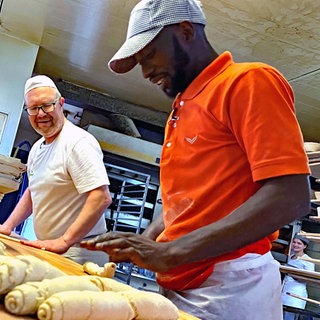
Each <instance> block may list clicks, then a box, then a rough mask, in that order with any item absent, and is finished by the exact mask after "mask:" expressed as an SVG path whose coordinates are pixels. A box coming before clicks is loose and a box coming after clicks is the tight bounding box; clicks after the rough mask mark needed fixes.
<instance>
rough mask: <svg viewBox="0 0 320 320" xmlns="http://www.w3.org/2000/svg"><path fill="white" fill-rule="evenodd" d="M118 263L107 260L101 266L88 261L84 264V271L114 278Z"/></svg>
mask: <svg viewBox="0 0 320 320" xmlns="http://www.w3.org/2000/svg"><path fill="white" fill-rule="evenodd" d="M116 268H117V265H116V264H115V263H114V262H107V263H105V264H104V266H103V267H100V266H99V265H98V264H96V263H94V262H86V263H85V264H84V265H83V271H84V272H86V273H88V274H91V275H96V276H100V277H106V278H113V277H114V275H115V272H116Z"/></svg>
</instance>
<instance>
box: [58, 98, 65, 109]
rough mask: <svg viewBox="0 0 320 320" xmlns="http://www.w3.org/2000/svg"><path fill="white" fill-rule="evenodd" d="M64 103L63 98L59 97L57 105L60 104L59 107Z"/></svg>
mask: <svg viewBox="0 0 320 320" xmlns="http://www.w3.org/2000/svg"><path fill="white" fill-rule="evenodd" d="M64 102H65V99H64V97H61V98H60V99H59V104H60V106H61V107H62V106H63V105H64Z"/></svg>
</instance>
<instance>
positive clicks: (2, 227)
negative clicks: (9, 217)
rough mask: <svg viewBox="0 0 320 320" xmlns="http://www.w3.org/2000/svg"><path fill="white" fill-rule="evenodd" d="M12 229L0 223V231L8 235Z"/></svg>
mask: <svg viewBox="0 0 320 320" xmlns="http://www.w3.org/2000/svg"><path fill="white" fill-rule="evenodd" d="M11 232H12V229H11V228H9V227H8V226H6V225H5V224H0V233H2V234H5V235H6V236H10V234H11Z"/></svg>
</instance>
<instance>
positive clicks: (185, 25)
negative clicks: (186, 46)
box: [179, 21, 195, 41]
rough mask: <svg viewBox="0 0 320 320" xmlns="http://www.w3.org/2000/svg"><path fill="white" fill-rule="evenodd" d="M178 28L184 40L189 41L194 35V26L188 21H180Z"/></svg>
mask: <svg viewBox="0 0 320 320" xmlns="http://www.w3.org/2000/svg"><path fill="white" fill-rule="evenodd" d="M179 29H180V30H181V34H182V36H183V37H184V40H186V41H190V40H192V39H193V37H194V33H195V31H194V27H193V24H192V23H191V22H189V21H182V22H180V23H179Z"/></svg>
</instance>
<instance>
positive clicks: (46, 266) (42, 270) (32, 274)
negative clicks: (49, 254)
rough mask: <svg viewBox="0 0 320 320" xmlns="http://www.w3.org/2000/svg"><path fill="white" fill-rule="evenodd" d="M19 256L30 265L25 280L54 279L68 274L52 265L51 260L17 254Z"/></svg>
mask: <svg viewBox="0 0 320 320" xmlns="http://www.w3.org/2000/svg"><path fill="white" fill-rule="evenodd" d="M17 258H18V259H19V260H21V261H23V262H25V263H26V264H27V266H28V267H27V270H26V277H25V280H24V282H27V281H38V280H39V281H40V280H43V279H53V278H56V277H61V276H63V275H66V274H65V273H64V272H62V271H61V270H60V269H58V268H56V267H54V266H53V265H51V264H50V263H49V262H47V261H43V260H40V259H38V258H36V257H33V256H22V255H19V256H17Z"/></svg>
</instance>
